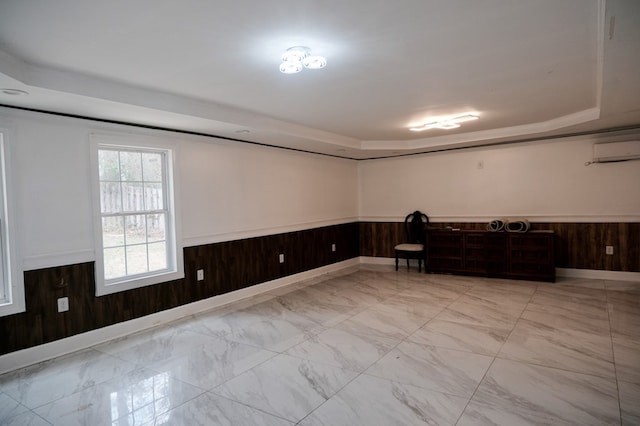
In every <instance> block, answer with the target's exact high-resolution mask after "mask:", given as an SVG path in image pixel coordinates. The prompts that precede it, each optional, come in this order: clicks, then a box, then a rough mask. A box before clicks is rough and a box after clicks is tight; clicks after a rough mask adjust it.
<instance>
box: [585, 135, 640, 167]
mask: <svg viewBox="0 0 640 426" xmlns="http://www.w3.org/2000/svg"><path fill="white" fill-rule="evenodd" d="M638 159H640V140H637V141H626V142H608V143H595V144H593V162H594V163H610V162H613V161H627V160H638Z"/></svg>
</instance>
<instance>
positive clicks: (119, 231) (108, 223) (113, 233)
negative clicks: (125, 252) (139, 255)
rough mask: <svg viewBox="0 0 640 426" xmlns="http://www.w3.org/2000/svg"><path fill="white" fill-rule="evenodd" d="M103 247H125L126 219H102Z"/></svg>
mask: <svg viewBox="0 0 640 426" xmlns="http://www.w3.org/2000/svg"><path fill="white" fill-rule="evenodd" d="M102 245H103V247H115V246H123V245H124V218H123V217H122V216H115V217H113V216H112V217H103V218H102Z"/></svg>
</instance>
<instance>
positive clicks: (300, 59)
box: [280, 46, 327, 74]
mask: <svg viewBox="0 0 640 426" xmlns="http://www.w3.org/2000/svg"><path fill="white" fill-rule="evenodd" d="M326 66H327V59H326V58H325V57H324V56H317V55H311V49H309V48H308V47H305V46H294V47H290V48H288V49H287V50H286V51H285V52H284V53H283V54H282V63H281V64H280V72H281V73H284V74H295V73H298V72H300V71H302V69H303V68H309V69H312V70H318V69H320V68H324V67H326Z"/></svg>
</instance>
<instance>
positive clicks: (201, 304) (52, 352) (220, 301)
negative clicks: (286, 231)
mask: <svg viewBox="0 0 640 426" xmlns="http://www.w3.org/2000/svg"><path fill="white" fill-rule="evenodd" d="M359 263H360V261H359V259H358V258H353V259H349V260H345V261H342V262H338V263H333V264H331V265H327V266H323V267H320V268H316V269H312V270H309V271H305V272H301V273H299V274H295V275H289V276H287V277H283V278H278V279H276V280H273V281H268V282H265V283H262V284H257V285H253V286H251V287H247V288H243V289H240V290H236V291H232V292H230V293H225V294H221V295H219V296H214V297H211V298H209V299H204V300H199V301H197V302H193V303H189V304H187V305H182V306H178V307H176V308H173V309H168V310H165V311H161V312H156V313H154V314H150V315H146V316H144V317H140V318H135V319H132V320H129V321H125V322H120V323H117V324H114V325H110V326H107V327H103V328H98V329H96V330H92V331H88V332H86V333H82V334H77V335H75V336H71V337H67V338H64V339H60V340H56V341H54V342H50V343H45V344H42V345H38V346H34V347H32V348H27V349H22V350H20V351H16V352H11V353H8V354H6V355H2V356H0V374H3V373H6V372H9V371H13V370H17V369H19V368H22V367H26V366H29V365H32V364H36V363H38V362H42V361H46V360H49V359H52V358H56V357H59V356H62V355H66V354H69V353H72V352H76V351H79V350H82V349H86V348H89V347H91V346H94V345H98V344H100V343H104V342H107V341H109V340H112V339H117V338H119V337H123V336H126V335H129V334H132V333H136V332H139V331H142V330H145V329H148V328H151V327H156V326H159V325H163V324H167V323H170V322H172V321H176V320H179V319H182V318H185V317H187V316H189V315H195V314H199V313H202V312H206V311H209V310H212V309H215V308H219V307H222V306H224V305H228V304H230V303H233V302H237V301H240V300H243V299H246V298H249V297H255V296H257V295H260V294H262V293H265V292H267V291H270V290H274V289H277V288H280V287H285V286H289V285H292V284H295V283H298V282H300V281H302V280H306V279H310V278H315V277H319V276H321V275H324V274H328V273H330V272H336V271H340V270H342V269H345V268H349V267H352V266H356V265H358V264H359Z"/></svg>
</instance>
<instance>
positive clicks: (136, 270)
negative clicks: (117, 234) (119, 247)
mask: <svg viewBox="0 0 640 426" xmlns="http://www.w3.org/2000/svg"><path fill="white" fill-rule="evenodd" d="M148 271H149V269H148V267H147V245H146V244H143V245H139V246H127V275H134V274H143V273H145V272H148Z"/></svg>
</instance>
